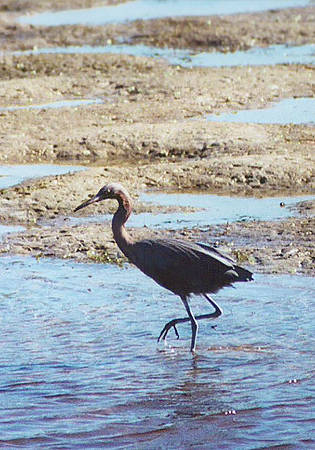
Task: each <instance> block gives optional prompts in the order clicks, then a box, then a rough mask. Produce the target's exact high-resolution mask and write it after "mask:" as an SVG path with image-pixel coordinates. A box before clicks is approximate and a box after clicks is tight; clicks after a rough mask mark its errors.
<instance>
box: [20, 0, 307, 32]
mask: <svg viewBox="0 0 315 450" xmlns="http://www.w3.org/2000/svg"><path fill="white" fill-rule="evenodd" d="M308 4H309V0H286V1H283V0H259V1H255V2H253V1H252V0H239V1H235V0H224V1H213V0H212V1H209V0H194V1H193V2H191V1H189V0H180V1H178V0H164V1H160V0H137V1H130V2H127V3H123V4H120V5H116V6H103V7H99V8H89V9H73V10H67V11H57V12H45V13H41V14H35V15H32V16H23V17H20V19H19V21H20V22H21V23H28V24H32V25H41V26H59V25H76V24H85V25H102V24H106V23H118V22H126V21H132V20H137V19H144V20H148V19H159V18H162V17H178V16H209V15H217V14H220V15H224V14H236V13H244V12H255V11H265V10H268V9H281V8H290V7H295V6H300V7H301V6H306V5H308Z"/></svg>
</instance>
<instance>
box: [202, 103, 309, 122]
mask: <svg viewBox="0 0 315 450" xmlns="http://www.w3.org/2000/svg"><path fill="white" fill-rule="evenodd" d="M206 118H207V120H210V121H212V122H244V123H245V122H248V123H276V124H282V125H284V124H290V123H293V124H314V123H315V99H314V98H287V99H285V100H281V101H280V102H279V103H274V104H273V105H272V106H271V107H270V108H265V109H249V110H242V111H235V112H232V113H225V114H218V115H216V114H211V115H209V116H206Z"/></svg>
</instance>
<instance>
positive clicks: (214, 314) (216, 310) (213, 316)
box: [203, 294, 223, 319]
mask: <svg viewBox="0 0 315 450" xmlns="http://www.w3.org/2000/svg"><path fill="white" fill-rule="evenodd" d="M203 296H204V298H205V299H206V300H208V302H209V303H211V305H212V306H213V307H214V309H215V311H214V313H212V314H210V317H211V318H215V317H219V316H221V314H223V310H222V309H221V308H220V306H219V305H217V304H216V302H215V301H214V300H213V299H212V298H211V297H209V295H207V294H203ZM210 317H208V319H209V318H210ZM203 318H204V317H203Z"/></svg>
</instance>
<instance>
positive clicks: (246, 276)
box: [234, 266, 254, 281]
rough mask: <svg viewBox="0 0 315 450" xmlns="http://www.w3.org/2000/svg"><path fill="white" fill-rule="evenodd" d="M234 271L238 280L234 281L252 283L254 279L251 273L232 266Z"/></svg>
mask: <svg viewBox="0 0 315 450" xmlns="http://www.w3.org/2000/svg"><path fill="white" fill-rule="evenodd" d="M234 270H235V272H236V273H237V275H238V279H237V280H235V281H252V280H253V279H254V278H253V274H252V272H250V271H249V270H247V269H244V268H243V267H240V266H234Z"/></svg>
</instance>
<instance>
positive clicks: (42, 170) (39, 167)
mask: <svg viewBox="0 0 315 450" xmlns="http://www.w3.org/2000/svg"><path fill="white" fill-rule="evenodd" d="M78 170H85V167H83V166H67V165H65V166H62V165H58V166H57V165H54V164H25V165H24V164H20V165H19V164H17V165H0V189H5V188H8V187H11V186H14V185H16V184H20V183H22V182H23V181H25V180H27V179H29V178H40V177H47V176H50V175H64V174H66V173H70V172H77V171H78Z"/></svg>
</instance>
